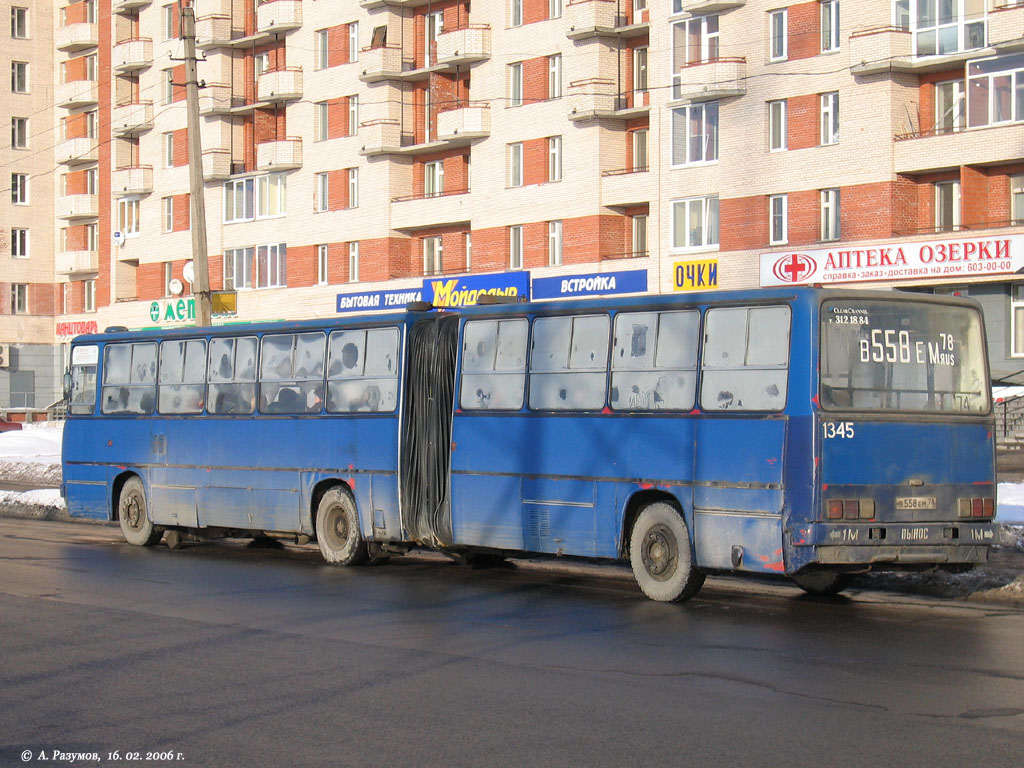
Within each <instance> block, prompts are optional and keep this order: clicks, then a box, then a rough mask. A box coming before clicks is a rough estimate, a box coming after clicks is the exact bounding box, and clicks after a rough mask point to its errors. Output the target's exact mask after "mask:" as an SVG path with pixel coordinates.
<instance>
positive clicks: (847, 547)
mask: <svg viewBox="0 0 1024 768" xmlns="http://www.w3.org/2000/svg"><path fill="white" fill-rule="evenodd" d="M795 533H796V535H795V536H794V537H793V545H794V546H796V547H813V548H814V556H813V557H812V558H811V560H812V561H813V562H818V563H821V564H828V565H861V564H863V565H873V564H876V563H878V564H881V563H892V564H896V565H918V566H920V565H929V564H934V565H943V564H957V563H963V564H967V563H984V562H987V561H988V549H989V546H990V545H992V544H994V543H996V542H998V541H999V539H998V536H997V533H996V526H995V525H993V524H991V523H957V522H948V523H914V524H892V523H888V524H887V523H863V524H856V525H829V524H812V525H811V526H809V527H808V528H804V529H801V530H800V531H797V532H795Z"/></svg>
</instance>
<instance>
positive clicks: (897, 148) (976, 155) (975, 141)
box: [893, 123, 1021, 174]
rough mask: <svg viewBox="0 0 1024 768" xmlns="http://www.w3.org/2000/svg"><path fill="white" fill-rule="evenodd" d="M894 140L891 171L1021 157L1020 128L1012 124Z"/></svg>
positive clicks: (993, 162)
mask: <svg viewBox="0 0 1024 768" xmlns="http://www.w3.org/2000/svg"><path fill="white" fill-rule="evenodd" d="M896 139H897V140H896V141H895V142H893V171H894V172H896V173H900V174H914V173H928V172H932V171H944V170H953V169H957V168H960V167H961V166H964V165H970V166H985V165H1001V164H1004V163H1011V162H1014V161H1016V160H1018V159H1019V158H1020V156H1021V127H1020V125H1019V124H1014V123H1010V124H1008V125H999V126H994V127H989V128H972V129H971V130H966V131H956V132H951V133H940V134H922V135H916V136H907V137H901V136H897V137H896Z"/></svg>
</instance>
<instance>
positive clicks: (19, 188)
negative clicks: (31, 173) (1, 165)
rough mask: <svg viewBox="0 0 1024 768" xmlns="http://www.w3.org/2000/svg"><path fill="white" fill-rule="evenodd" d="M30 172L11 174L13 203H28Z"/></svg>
mask: <svg viewBox="0 0 1024 768" xmlns="http://www.w3.org/2000/svg"><path fill="white" fill-rule="evenodd" d="M28 204H29V194H28V174H27V173H12V174H11V205H28Z"/></svg>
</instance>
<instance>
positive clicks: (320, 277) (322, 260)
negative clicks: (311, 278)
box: [316, 245, 327, 285]
mask: <svg viewBox="0 0 1024 768" xmlns="http://www.w3.org/2000/svg"><path fill="white" fill-rule="evenodd" d="M316 284H317V285H327V246H326V245H318V246H317V247H316Z"/></svg>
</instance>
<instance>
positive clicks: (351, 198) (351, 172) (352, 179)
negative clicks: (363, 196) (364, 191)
mask: <svg viewBox="0 0 1024 768" xmlns="http://www.w3.org/2000/svg"><path fill="white" fill-rule="evenodd" d="M348 207H349V208H358V207H359V169H358V168H349V169H348Z"/></svg>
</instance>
